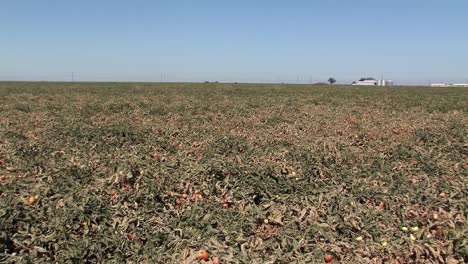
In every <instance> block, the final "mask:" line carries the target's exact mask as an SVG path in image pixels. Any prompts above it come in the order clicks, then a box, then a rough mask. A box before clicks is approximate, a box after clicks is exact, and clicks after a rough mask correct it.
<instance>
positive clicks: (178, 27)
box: [0, 0, 468, 84]
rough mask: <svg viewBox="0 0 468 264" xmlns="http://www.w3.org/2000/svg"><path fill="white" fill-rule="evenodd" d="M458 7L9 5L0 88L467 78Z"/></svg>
mask: <svg viewBox="0 0 468 264" xmlns="http://www.w3.org/2000/svg"><path fill="white" fill-rule="evenodd" d="M467 12H468V1H467V0H385V1H384V0H352V1H351V0H315V1H311V0H296V1H293V0H291V1H286V0H282V1H279V0H268V1H266V0H265V1H263V0H257V1H252V0H236V1H221V0H216V1H215V0H196V1H195V0H190V1H189V0H185V1H182V0H167V1H156V0H154V1H150V0H147V1H143V0H132V1H130V0H127V1H123V0H112V1H110V0H100V1H95V0H93V1H91V0H80V1H63V0H56V1H53V0H41V1H37V0H30V1H26V0H14V1H13V0H12V1H2V2H1V3H0V34H1V35H0V36H1V37H0V58H1V59H0V80H2V79H3V80H5V79H26V80H35V79H39V80H69V79H70V78H71V74H70V72H75V78H76V79H77V80H97V81H106V80H116V81H138V80H140V81H159V80H161V78H162V79H163V80H164V81H177V80H180V81H199V80H220V81H253V82H256V81H288V82H310V81H313V82H315V81H324V80H326V79H328V77H330V76H333V77H335V78H336V79H337V80H338V81H339V82H341V83H344V82H350V81H352V80H353V79H358V78H360V77H364V76H374V77H380V75H381V74H383V75H384V77H386V78H388V79H393V80H395V81H397V82H399V83H401V84H403V83H406V84H417V83H423V84H427V83H428V82H429V81H432V82H468V15H467Z"/></svg>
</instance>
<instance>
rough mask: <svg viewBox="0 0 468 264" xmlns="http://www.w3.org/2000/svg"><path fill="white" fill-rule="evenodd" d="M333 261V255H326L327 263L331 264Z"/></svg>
mask: <svg viewBox="0 0 468 264" xmlns="http://www.w3.org/2000/svg"><path fill="white" fill-rule="evenodd" d="M332 261H333V256H332V255H325V262H326V263H330V262H332Z"/></svg>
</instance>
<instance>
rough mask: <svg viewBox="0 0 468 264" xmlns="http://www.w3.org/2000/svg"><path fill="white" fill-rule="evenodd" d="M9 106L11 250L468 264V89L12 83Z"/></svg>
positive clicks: (0, 221) (3, 176)
mask: <svg viewBox="0 0 468 264" xmlns="http://www.w3.org/2000/svg"><path fill="white" fill-rule="evenodd" d="M0 102H1V104H0V113H1V116H2V118H1V119H0V232H1V237H0V262H5V263H28V262H29V263H32V262H34V263H41V262H42V263H47V262H58V263H62V262H67V263H84V262H85V263H108V262H112V263H122V262H128V263H208V262H205V261H204V260H200V259H199V257H198V253H199V251H201V250H207V251H208V252H209V259H210V261H211V260H213V258H214V257H219V259H220V262H221V263H323V262H324V256H325V255H330V256H331V257H332V258H333V260H334V261H335V263H451V264H455V263H464V262H467V256H468V242H467V228H468V226H467V222H466V217H467V213H466V205H467V200H466V197H467V194H468V188H467V174H468V163H467V154H468V145H467V131H468V129H467V124H468V116H467V110H468V104H467V102H468V90H467V89H465V88H459V89H458V88H457V89H451V88H436V89H433V88H415V87H412V88H410V87H398V88H396V87H395V88H388V87H387V88H386V87H370V88H363V87H345V86H333V87H328V86H307V85H274V84H271V85H247V84H215V83H210V84H149V83H5V82H4V83H0ZM184 194H186V196H185V195H184Z"/></svg>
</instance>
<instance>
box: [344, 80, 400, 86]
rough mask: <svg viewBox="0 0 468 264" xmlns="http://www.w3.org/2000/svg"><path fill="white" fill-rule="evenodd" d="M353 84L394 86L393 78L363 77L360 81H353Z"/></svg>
mask: <svg viewBox="0 0 468 264" xmlns="http://www.w3.org/2000/svg"><path fill="white" fill-rule="evenodd" d="M351 85H363V86H392V85H393V81H392V80H376V79H374V78H361V79H359V81H355V82H353V83H352V84H351Z"/></svg>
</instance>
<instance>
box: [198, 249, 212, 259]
mask: <svg viewBox="0 0 468 264" xmlns="http://www.w3.org/2000/svg"><path fill="white" fill-rule="evenodd" d="M198 258H199V259H202V260H208V259H210V254H208V251H206V250H204V251H200V253H198Z"/></svg>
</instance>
